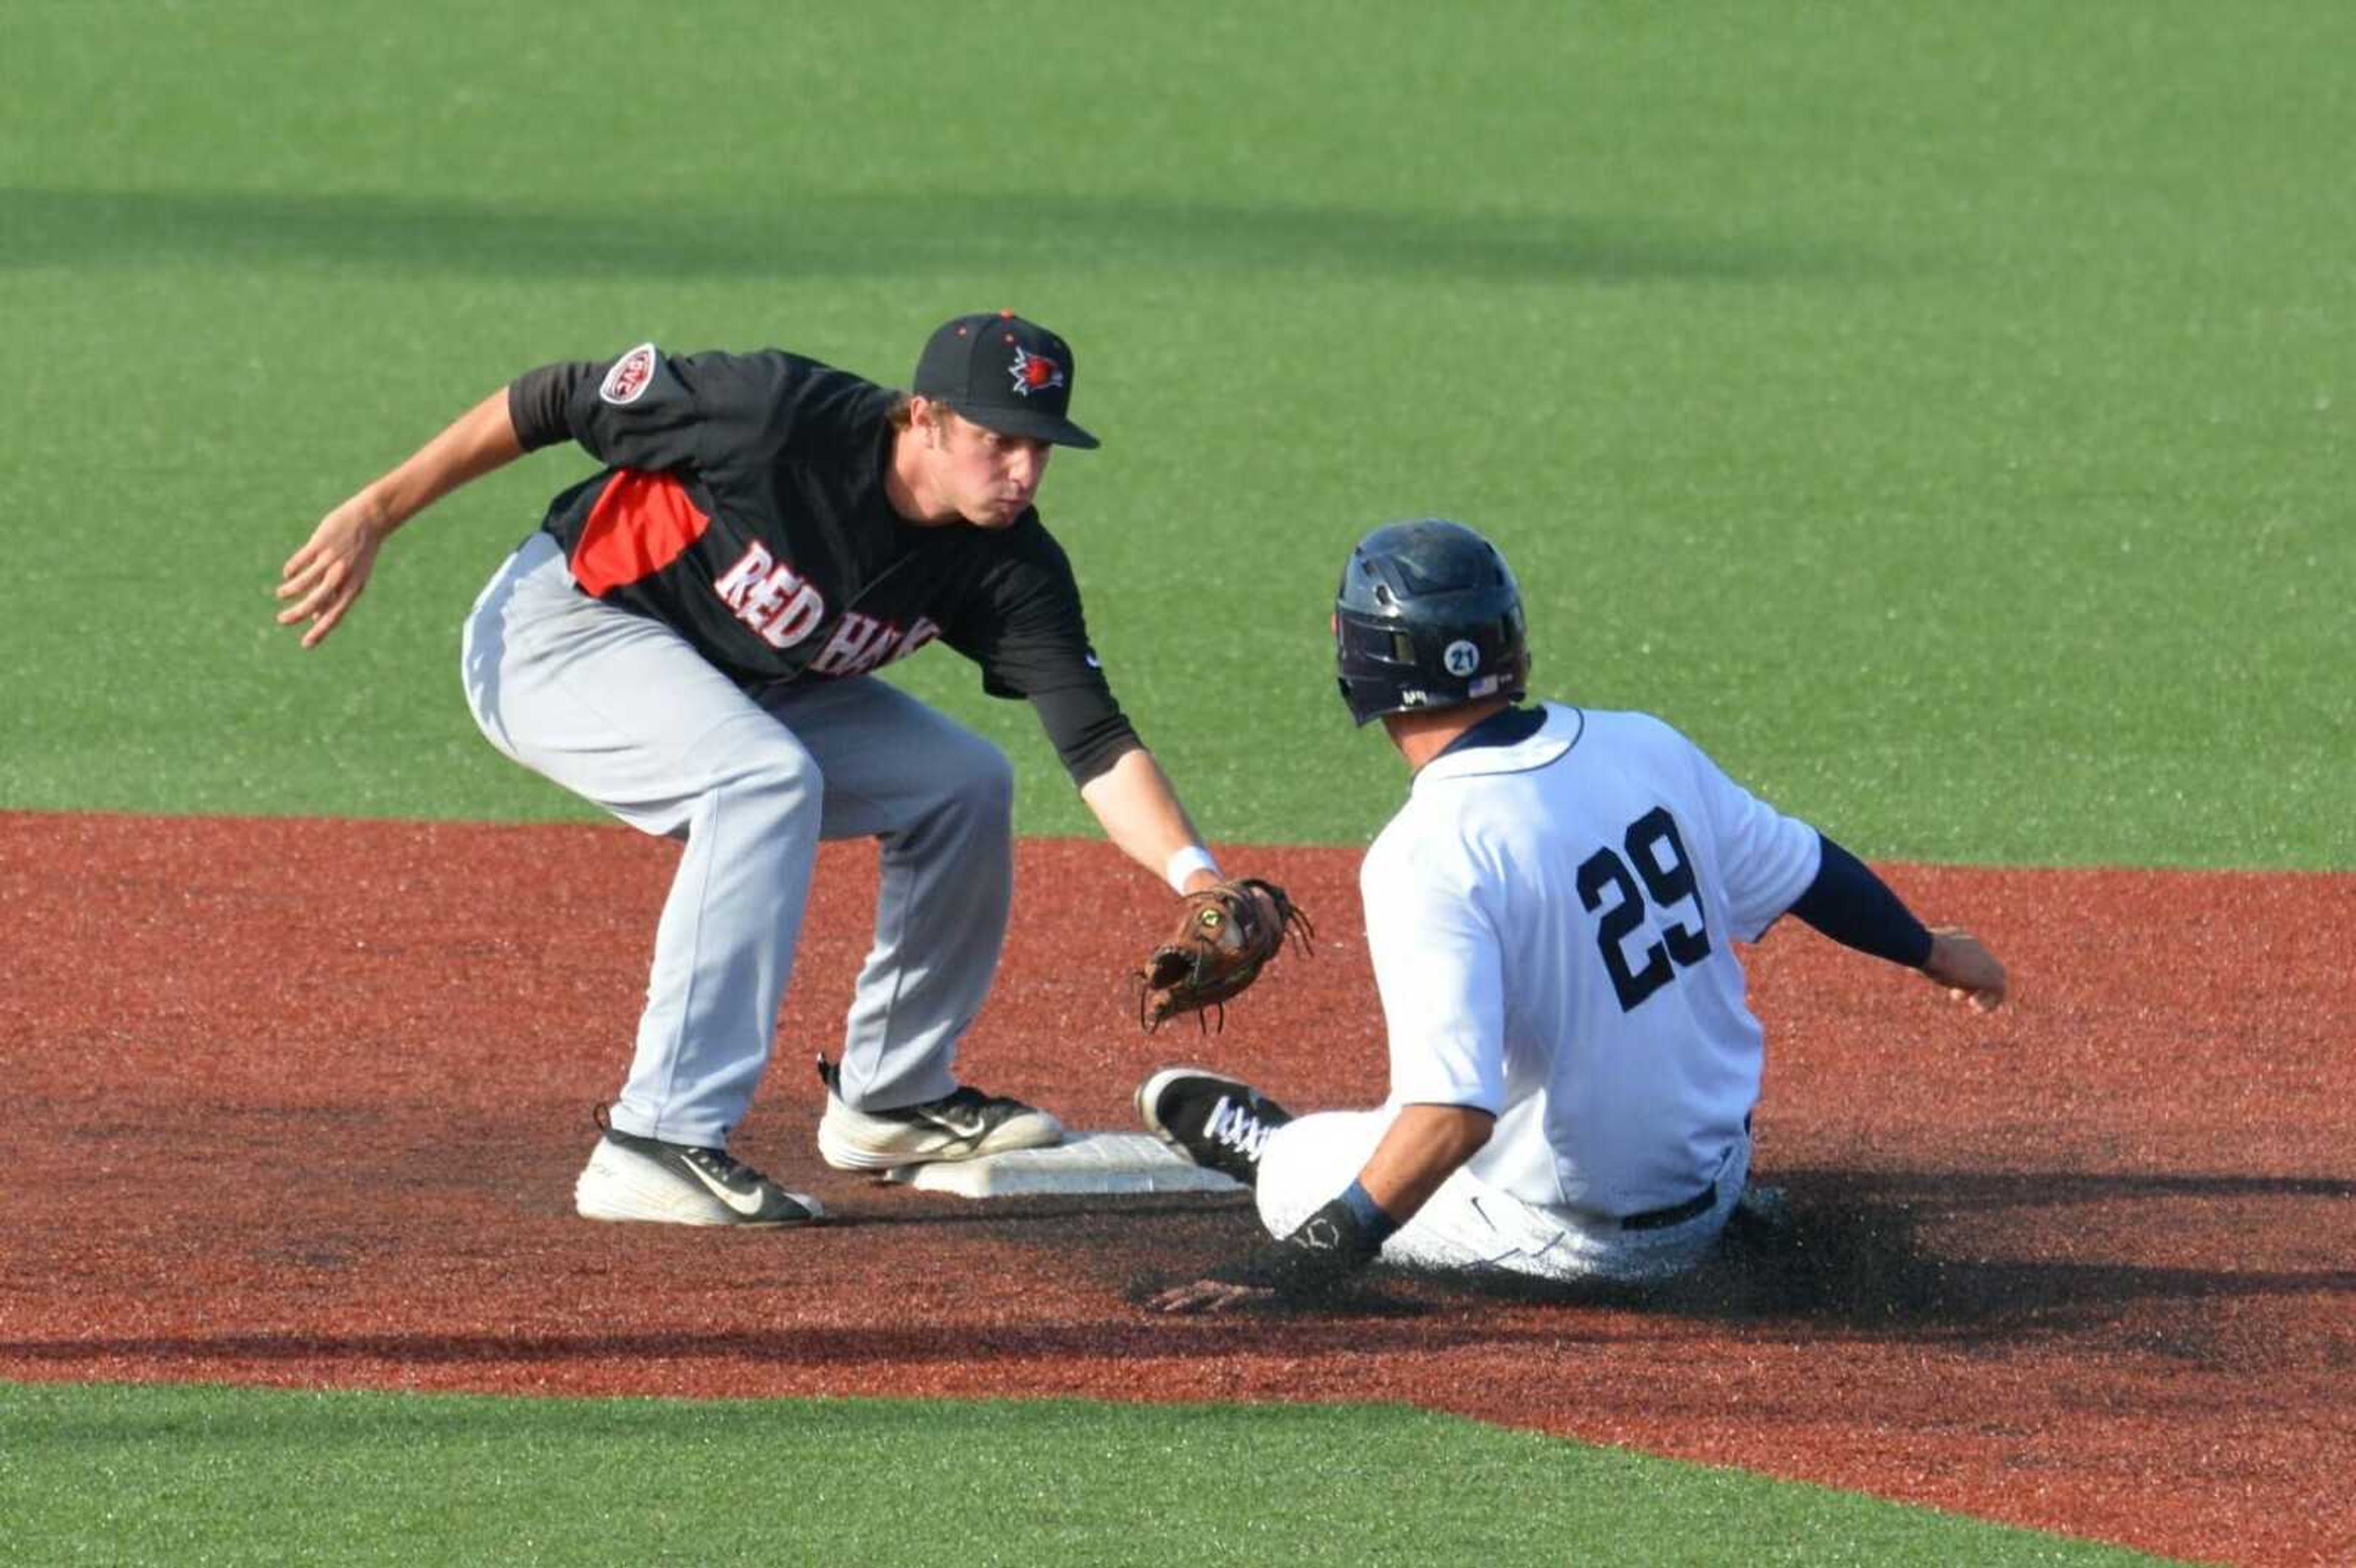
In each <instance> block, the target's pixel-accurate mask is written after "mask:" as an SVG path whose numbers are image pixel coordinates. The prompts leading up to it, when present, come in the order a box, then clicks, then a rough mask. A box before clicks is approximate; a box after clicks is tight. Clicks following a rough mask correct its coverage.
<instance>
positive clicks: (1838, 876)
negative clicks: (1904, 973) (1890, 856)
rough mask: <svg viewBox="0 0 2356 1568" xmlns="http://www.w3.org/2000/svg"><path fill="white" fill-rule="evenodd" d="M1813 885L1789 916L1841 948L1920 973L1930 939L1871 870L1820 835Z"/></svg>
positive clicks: (1888, 887) (1809, 886)
mask: <svg viewBox="0 0 2356 1568" xmlns="http://www.w3.org/2000/svg"><path fill="white" fill-rule="evenodd" d="M1816 838H1817V840H1818V842H1819V843H1821V844H1822V845H1823V847H1824V853H1823V859H1822V862H1821V863H1820V864H1819V865H1818V866H1817V868H1816V880H1815V881H1813V882H1810V883H1809V884H1808V891H1806V892H1804V893H1802V894H1801V895H1800V897H1799V899H1798V901H1796V902H1794V904H1793V905H1792V912H1793V913H1794V914H1796V915H1798V916H1799V917H1800V918H1801V919H1802V920H1804V921H1806V922H1807V923H1809V924H1810V925H1812V926H1815V928H1816V929H1817V930H1818V931H1821V932H1823V933H1825V934H1826V936H1829V937H1831V938H1832V939H1833V940H1834V941H1835V942H1837V943H1839V944H1841V945H1842V946H1844V947H1854V948H1856V949H1857V950H1858V952H1859V953H1870V954H1872V955H1874V956H1875V957H1876V958H1887V959H1888V960H1890V962H1891V963H1892V964H1903V965H1906V966H1907V967H1908V968H1909V969H1920V968H1921V967H1922V965H1923V962H1924V961H1925V960H1926V959H1928V958H1929V957H1930V956H1931V933H1929V932H1928V931H1926V930H1924V929H1923V927H1922V922H1921V921H1919V920H1917V919H1915V918H1914V912H1913V911H1912V910H1910V909H1908V908H1907V907H1906V903H1905V901H1904V900H1902V899H1901V898H1900V897H1899V896H1898V895H1897V894H1896V893H1895V892H1893V891H1890V884H1889V883H1887V882H1885V881H1883V880H1881V879H1880V878H1879V877H1878V876H1876V875H1874V873H1873V869H1872V868H1871V867H1869V866H1868V865H1867V864H1866V863H1865V862H1864V861H1862V860H1860V859H1858V858H1857V857H1856V856H1854V855H1852V854H1850V853H1849V852H1848V851H1847V850H1846V849H1844V848H1841V847H1840V846H1839V845H1837V844H1836V843H1834V842H1833V841H1832V840H1831V839H1830V838H1827V837H1825V835H1824V834H1822V833H1818V834H1817V835H1816Z"/></svg>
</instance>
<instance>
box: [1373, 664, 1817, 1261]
mask: <svg viewBox="0 0 2356 1568" xmlns="http://www.w3.org/2000/svg"><path fill="white" fill-rule="evenodd" d="M1820 854H1821V841H1820V840H1819V838H1818V837H1817V836H1816V833H1815V829H1814V828H1812V827H1809V826H1808V825H1807V824H1805V823H1804V822H1801V821H1798V820H1796V819H1795V818H1793V817H1789V816H1783V814H1781V813H1780V812H1777V811H1776V810H1775V809H1774V808H1772V806H1769V805H1765V804H1764V803H1762V802H1761V801H1759V800H1757V799H1755V798H1753V797H1752V796H1751V795H1750V794H1749V793H1748V792H1747V791H1745V790H1744V789H1742V788H1741V787H1740V785H1738V784H1735V783H1734V782H1733V781H1732V780H1731V779H1730V778H1728V777H1727V776H1726V774H1725V773H1722V772H1720V771H1719V768H1718V766H1717V764H1716V763H1712V762H1711V761H1710V759H1709V758H1708V755H1706V754H1705V753H1704V752H1702V751H1701V749H1700V748H1699V747H1697V746H1696V745H1695V744H1694V743H1693V742H1692V741H1688V740H1687V739H1686V738H1685V737H1684V736H1683V735H1681V734H1679V733H1677V731H1676V730H1674V729H1672V728H1671V727H1670V726H1668V725H1667V724H1665V723H1663V722H1662V721H1661V720H1657V719H1655V718H1653V717H1651V716H1649V715H1647V714H1642V713H1597V712H1589V711H1585V710H1582V709H1576V708H1568V707H1563V706H1561V705H1559V704H1552V703H1549V704H1547V707H1546V722H1545V724H1544V725H1543V727H1542V728H1540V729H1539V730H1538V731H1536V732H1535V733H1533V734H1531V735H1530V736H1529V737H1528V738H1527V739H1526V740H1523V741H1519V742H1517V743H1515V744H1511V745H1504V746H1475V747H1472V748H1461V749H1459V750H1456V751H1453V752H1448V753H1446V754H1444V755H1442V756H1440V757H1437V758H1435V759H1433V760H1432V761H1431V762H1430V763H1427V764H1426V765H1425V766H1424V768H1423V769H1422V771H1421V772H1420V773H1418V774H1417V775H1416V779H1415V784H1414V787H1413V790H1412V792H1411V794H1410V795H1409V797H1408V803H1407V805H1405V806H1403V807H1402V808H1401V809H1400V811H1399V813H1398V816H1396V817H1394V818H1393V819H1392V820H1391V822H1390V824H1389V825H1388V826H1387V827H1385V828H1384V829H1383V831H1382V833H1381V835H1380V836H1379V837H1376V840H1375V843H1374V846H1373V848H1370V849H1369V850H1368V851H1367V853H1366V858H1365V865H1364V866H1363V867H1362V869H1361V870H1360V875H1359V885H1360V891H1361V893H1362V894H1363V896H1364V898H1365V912H1366V934H1367V941H1368V944H1369V945H1370V946H1371V948H1372V950H1373V955H1374V965H1375V978H1376V984H1377V986H1378V987H1379V988H1380V990H1381V993H1382V999H1383V1011H1384V1014H1385V1016H1386V1019H1387V1023H1388V1027H1389V1032H1390V1066H1391V1103H1392V1104H1394V1105H1398V1104H1456V1105H1472V1106H1477V1107H1479V1108H1481V1109H1483V1110H1486V1111H1489V1112H1492V1113H1494V1115H1496V1116H1497V1127H1496V1131H1495V1133H1494V1136H1492V1138H1491V1139H1490V1142H1489V1143H1488V1145H1487V1147H1484V1148H1483V1149H1482V1150H1481V1151H1480V1153H1478V1154H1476V1155H1475V1156H1473V1157H1472V1160H1471V1162H1470V1163H1469V1164H1468V1166H1467V1169H1468V1170H1469V1171H1470V1172H1471V1173H1472V1175H1473V1176H1475V1177H1477V1178H1478V1179H1480V1180H1482V1181H1483V1182H1485V1183H1486V1184H1488V1185H1489V1186H1491V1187H1494V1188H1497V1189H1503V1190H1505V1191H1506V1192H1509V1193H1511V1194H1512V1195H1514V1196H1515V1197H1516V1198H1519V1199H1521V1200H1523V1201H1525V1202H1527V1203H1531V1204H1534V1205H1537V1206H1539V1207H1541V1208H1547V1209H1569V1210H1574V1211H1581V1212H1585V1213H1590V1214H1597V1215H1605V1216H1624V1215H1628V1214H1634V1213H1642V1212H1644V1211H1651V1210H1655V1209H1661V1208H1665V1207H1668V1206H1670V1205H1673V1204H1676V1203H1679V1202H1682V1201H1685V1200H1689V1199H1691V1198H1692V1197H1693V1196H1694V1195H1695V1194H1696V1193H1697V1191H1699V1190H1701V1189H1703V1188H1705V1187H1707V1186H1708V1185H1709V1183H1710V1182H1711V1181H1712V1180H1713V1179H1715V1177H1716V1175H1717V1173H1718V1172H1719V1168H1720V1167H1721V1165H1722V1164H1723V1163H1724V1161H1725V1158H1726V1156H1727V1152H1728V1150H1729V1149H1730V1147H1731V1146H1732V1145H1733V1144H1734V1143H1735V1141H1736V1140H1737V1139H1739V1138H1740V1136H1741V1135H1742V1132H1743V1126H1744V1123H1745V1120H1746V1118H1747V1117H1748V1116H1749V1115H1750V1112H1751V1106H1752V1105H1753V1104H1754V1103H1756V1101H1757V1099H1758V1093H1759V1075H1760V1061H1761V1045H1762V1033H1761V1030H1760V1027H1759V1023H1758V1020H1757V1019H1754V1018H1752V1017H1751V1012H1750V1009H1749V1008H1747V1007H1746V1006H1745V1005H1744V1001H1743V974H1742V966H1741V964H1740V961H1739V960H1738V959H1737V957H1736V955H1735V951H1734V944H1735V943H1736V942H1738V941H1740V942H1755V941H1757V940H1758V939H1759V938H1760V936H1761V935H1762V934H1763V933H1765V931H1766V928H1767V927H1768V926H1769V925H1770V924H1772V923H1773V922H1774V920H1775V919H1776V917H1778V916H1779V915H1781V914H1782V913H1783V912H1784V911H1785V910H1786V909H1788V908H1790V907H1791V905H1792V903H1793V902H1794V900H1796V899H1797V898H1798V897H1799V896H1800V895H1801V894H1802V893H1803V892H1804V891H1807V888H1808V886H1809V884H1810V883H1811V882H1812V881H1814V880H1815V875H1816V870H1817V865H1818V859H1819V856H1820Z"/></svg>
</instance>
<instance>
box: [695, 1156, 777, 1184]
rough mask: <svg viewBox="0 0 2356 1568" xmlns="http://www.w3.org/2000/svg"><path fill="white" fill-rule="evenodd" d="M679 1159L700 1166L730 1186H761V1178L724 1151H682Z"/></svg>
mask: <svg viewBox="0 0 2356 1568" xmlns="http://www.w3.org/2000/svg"><path fill="white" fill-rule="evenodd" d="M680 1157H681V1158H683V1159H686V1160H688V1161H689V1162H690V1163H691V1164H695V1165H700V1166H701V1167H702V1168H704V1169H705V1170H707V1171H709V1172H711V1173H712V1175H713V1176H715V1177H717V1178H719V1179H720V1180H722V1181H723V1182H725V1183H727V1184H728V1185H730V1186H742V1187H758V1186H759V1185H760V1184H761V1177H760V1176H759V1175H758V1174H757V1173H756V1172H755V1171H754V1170H753V1169H752V1168H751V1167H749V1166H747V1165H746V1164H745V1163H744V1161H743V1160H741V1159H738V1158H737V1157H735V1156H734V1155H733V1154H730V1153H729V1152H728V1151H727V1150H726V1149H719V1148H690V1149H684V1150H682V1151H680Z"/></svg>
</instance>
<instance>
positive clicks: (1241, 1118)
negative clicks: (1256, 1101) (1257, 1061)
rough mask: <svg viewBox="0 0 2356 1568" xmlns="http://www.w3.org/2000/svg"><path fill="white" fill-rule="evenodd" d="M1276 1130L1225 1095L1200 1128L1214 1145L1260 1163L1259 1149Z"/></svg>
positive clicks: (1245, 1106) (1254, 1162) (1256, 1163)
mask: <svg viewBox="0 0 2356 1568" xmlns="http://www.w3.org/2000/svg"><path fill="white" fill-rule="evenodd" d="M1275 1130H1276V1129H1275V1128H1273V1127H1271V1126H1269V1125H1268V1124H1267V1123H1265V1122H1263V1121H1261V1120H1260V1119H1259V1118H1258V1116H1255V1115H1252V1114H1251V1108H1250V1107H1249V1106H1248V1105H1239V1104H1237V1103H1236V1102H1235V1101H1233V1100H1231V1099H1229V1098H1227V1096H1226V1095H1225V1094H1222V1095H1220V1096H1219V1102H1218V1104H1215V1105H1213V1106H1212V1107H1211V1115H1210V1119H1209V1120H1208V1121H1205V1123H1204V1124H1203V1136H1205V1137H1207V1138H1209V1139H1210V1140H1211V1141H1212V1142H1214V1143H1223V1144H1225V1145H1226V1146H1227V1147H1229V1148H1231V1149H1234V1150H1235V1151H1236V1152H1237V1153H1238V1154H1240V1155H1242V1156H1243V1157H1245V1158H1246V1159H1248V1160H1250V1161H1251V1162H1252V1163H1253V1164H1254V1165H1258V1163H1259V1150H1260V1146H1261V1145H1262V1144H1265V1143H1266V1142H1268V1135H1269V1134H1270V1133H1272V1132H1274V1131H1275Z"/></svg>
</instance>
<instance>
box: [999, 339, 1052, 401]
mask: <svg viewBox="0 0 2356 1568" xmlns="http://www.w3.org/2000/svg"><path fill="white" fill-rule="evenodd" d="M1009 368H1010V369H1012V371H1013V372H1014V389H1015V390H1016V391H1017V392H1020V393H1021V394H1022V395H1023V396H1024V397H1026V398H1027V397H1029V396H1030V395H1031V394H1032V393H1033V392H1044V391H1048V390H1050V389H1054V388H1056V387H1060V386H1062V385H1063V384H1064V368H1063V367H1062V366H1061V365H1058V364H1056V363H1055V361H1054V360H1053V359H1050V358H1048V357H1046V356H1045V355H1044V354H1032V353H1027V352H1025V351H1024V350H1023V349H1021V348H1017V349H1015V351H1014V363H1013V364H1012V366H1011V367H1009Z"/></svg>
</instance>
